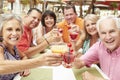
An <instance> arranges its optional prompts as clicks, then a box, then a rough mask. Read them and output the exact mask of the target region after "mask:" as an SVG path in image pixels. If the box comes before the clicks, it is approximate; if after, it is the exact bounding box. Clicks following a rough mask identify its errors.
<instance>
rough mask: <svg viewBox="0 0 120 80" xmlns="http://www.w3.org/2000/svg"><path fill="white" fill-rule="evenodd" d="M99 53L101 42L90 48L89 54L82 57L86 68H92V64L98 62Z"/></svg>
mask: <svg viewBox="0 0 120 80" xmlns="http://www.w3.org/2000/svg"><path fill="white" fill-rule="evenodd" d="M98 51H99V42H97V43H95V44H94V45H93V46H92V47H90V48H89V49H88V50H87V52H86V53H85V54H84V55H83V56H81V57H80V59H81V60H83V61H84V62H85V64H86V66H88V67H90V66H91V64H93V63H94V62H97V61H98V60H99V59H98Z"/></svg>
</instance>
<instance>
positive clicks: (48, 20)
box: [44, 15, 55, 28]
mask: <svg viewBox="0 0 120 80" xmlns="http://www.w3.org/2000/svg"><path fill="white" fill-rule="evenodd" d="M44 20H45V25H46V27H49V28H50V27H53V26H54V23H55V20H54V18H53V17H52V16H49V15H48V16H46V17H45V19H44Z"/></svg>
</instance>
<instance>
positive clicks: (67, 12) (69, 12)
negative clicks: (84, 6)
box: [64, 8, 77, 24]
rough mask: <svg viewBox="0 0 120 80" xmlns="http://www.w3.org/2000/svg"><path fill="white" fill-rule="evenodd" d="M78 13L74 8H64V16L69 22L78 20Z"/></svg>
mask: <svg viewBox="0 0 120 80" xmlns="http://www.w3.org/2000/svg"><path fill="white" fill-rule="evenodd" d="M76 17H77V14H76V13H75V12H74V10H73V9H72V8H70V9H64V18H65V20H66V21H67V23H68V24H70V23H74V22H75V20H76Z"/></svg>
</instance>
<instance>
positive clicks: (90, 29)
mask: <svg viewBox="0 0 120 80" xmlns="http://www.w3.org/2000/svg"><path fill="white" fill-rule="evenodd" d="M85 28H86V31H87V33H88V34H89V35H91V36H93V35H96V34H97V33H98V32H97V29H96V23H95V22H92V21H90V20H86V21H85Z"/></svg>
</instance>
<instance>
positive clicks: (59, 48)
mask: <svg viewBox="0 0 120 80" xmlns="http://www.w3.org/2000/svg"><path fill="white" fill-rule="evenodd" d="M50 50H51V51H52V53H56V54H64V53H65V52H68V50H69V48H68V46H67V44H65V43H52V44H51V46H50Z"/></svg>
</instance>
